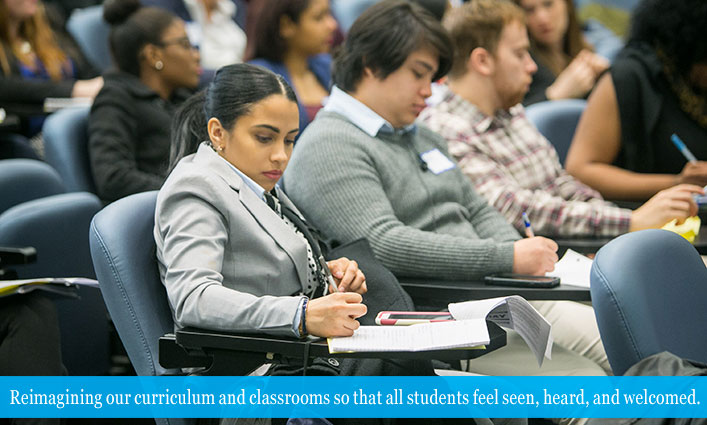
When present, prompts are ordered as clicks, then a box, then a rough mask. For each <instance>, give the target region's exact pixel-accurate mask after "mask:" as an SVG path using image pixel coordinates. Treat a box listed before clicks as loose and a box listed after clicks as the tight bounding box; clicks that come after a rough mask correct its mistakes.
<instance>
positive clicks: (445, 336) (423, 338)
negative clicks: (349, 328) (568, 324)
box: [329, 295, 552, 365]
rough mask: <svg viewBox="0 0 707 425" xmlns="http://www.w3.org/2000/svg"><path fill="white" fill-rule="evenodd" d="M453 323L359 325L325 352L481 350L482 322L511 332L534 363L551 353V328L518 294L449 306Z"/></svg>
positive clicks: (483, 338)
mask: <svg viewBox="0 0 707 425" xmlns="http://www.w3.org/2000/svg"><path fill="white" fill-rule="evenodd" d="M449 312H450V313H451V315H452V317H454V319H455V320H452V321H444V322H430V323H422V324H417V325H411V326H361V327H359V328H358V329H357V330H355V331H354V334H353V336H350V337H343V338H330V339H329V351H330V352H331V353H341V352H379V351H429V350H445V349H455V348H474V347H479V348H481V347H482V346H484V345H485V344H488V343H489V332H488V327H487V325H486V321H487V320H490V321H492V322H494V323H496V324H497V325H499V326H503V327H506V328H510V329H514V330H515V331H517V332H518V334H519V335H520V336H521V337H522V338H523V340H525V342H526V343H527V344H528V346H529V347H530V350H531V351H532V352H533V354H535V357H536V359H537V360H538V364H539V365H542V362H543V359H544V358H545V357H547V358H550V354H551V351H552V333H551V331H552V325H550V323H549V322H548V321H547V320H545V318H544V317H543V316H542V315H541V314H540V313H538V312H537V310H535V309H534V308H533V306H531V305H530V304H529V303H528V301H526V300H525V299H524V298H523V297H520V296H518V295H512V296H509V297H499V298H491V299H486V300H477V301H466V302H461V303H452V304H449Z"/></svg>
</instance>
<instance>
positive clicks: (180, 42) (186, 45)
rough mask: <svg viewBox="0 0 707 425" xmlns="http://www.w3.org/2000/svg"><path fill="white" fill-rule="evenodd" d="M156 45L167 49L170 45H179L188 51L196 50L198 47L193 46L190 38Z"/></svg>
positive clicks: (181, 38) (180, 38)
mask: <svg viewBox="0 0 707 425" xmlns="http://www.w3.org/2000/svg"><path fill="white" fill-rule="evenodd" d="M155 44H156V45H157V46H160V47H167V46H169V45H170V44H176V45H178V46H180V47H182V48H184V49H187V50H189V49H196V46H194V45H193V44H191V41H189V37H179V38H176V39H174V40H165V41H161V42H159V43H155Z"/></svg>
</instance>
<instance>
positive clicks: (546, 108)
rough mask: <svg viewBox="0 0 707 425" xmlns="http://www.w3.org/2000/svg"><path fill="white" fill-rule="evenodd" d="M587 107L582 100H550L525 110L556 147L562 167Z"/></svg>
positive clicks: (585, 102)
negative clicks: (580, 118)
mask: <svg viewBox="0 0 707 425" xmlns="http://www.w3.org/2000/svg"><path fill="white" fill-rule="evenodd" d="M586 105H587V101H586V100H582V99H563V100H548V101H545V102H539V103H534V104H532V105H530V106H528V107H527V108H526V110H525V112H526V115H527V116H528V119H529V120H530V121H531V122H532V123H533V124H535V126H536V127H537V128H538V130H540V133H542V134H543V136H545V137H546V138H547V139H548V140H549V141H550V143H552V145H553V146H554V147H555V150H556V151H557V156H559V158H560V163H561V164H562V165H564V164H565V157H567V151H568V150H569V148H570V144H571V143H572V138H573V137H574V130H575V129H576V128H577V123H578V122H579V117H581V116H582V112H584V108H585V107H586Z"/></svg>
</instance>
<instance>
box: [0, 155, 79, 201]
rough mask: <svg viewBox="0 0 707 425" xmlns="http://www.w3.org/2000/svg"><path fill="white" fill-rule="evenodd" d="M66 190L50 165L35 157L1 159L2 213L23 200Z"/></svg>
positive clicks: (0, 187) (0, 198) (0, 194)
mask: <svg viewBox="0 0 707 425" xmlns="http://www.w3.org/2000/svg"><path fill="white" fill-rule="evenodd" d="M64 192H66V189H65V187H64V184H63V183H62V181H61V177H60V176H59V174H58V173H57V172H56V171H55V170H54V169H53V168H52V167H50V166H49V165H47V164H45V163H43V162H41V161H37V160H34V159H3V160H0V214H2V213H3V212H4V211H5V210H7V209H9V208H11V207H13V206H15V205H18V204H21V203H23V202H26V201H31V200H33V199H37V198H43V197H45V196H50V195H58V194H60V193H64Z"/></svg>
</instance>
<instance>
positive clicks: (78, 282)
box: [0, 277, 98, 298]
mask: <svg viewBox="0 0 707 425" xmlns="http://www.w3.org/2000/svg"><path fill="white" fill-rule="evenodd" d="M79 286H91V287H95V288H98V281H96V280H94V279H86V278H82V277H67V278H56V277H44V278H35V279H20V280H0V298H1V297H7V296H10V295H15V294H26V293H28V292H31V291H34V290H42V291H47V292H50V293H54V294H58V295H64V296H68V297H76V296H78V295H77V293H76V288H78V287H79Z"/></svg>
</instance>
